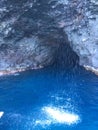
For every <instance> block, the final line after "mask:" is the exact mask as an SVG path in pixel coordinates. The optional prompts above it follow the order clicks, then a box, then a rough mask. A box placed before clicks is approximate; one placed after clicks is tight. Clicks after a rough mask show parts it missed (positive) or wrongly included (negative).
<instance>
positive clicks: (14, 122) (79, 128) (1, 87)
mask: <svg viewBox="0 0 98 130" xmlns="http://www.w3.org/2000/svg"><path fill="white" fill-rule="evenodd" d="M62 46H63V44H62ZM59 51H60V55H58V58H57V62H56V63H55V64H54V65H52V66H49V67H46V68H44V69H40V70H32V71H27V72H23V73H20V74H19V75H12V76H5V77H1V78H0V111H3V112H4V113H3V115H2V116H1V118H0V130H32V129H33V130H42V129H43V130H44V129H46V130H48V129H50V130H83V129H86V130H97V128H98V116H96V113H98V77H97V76H95V75H94V74H92V73H91V72H88V71H86V70H85V69H84V68H82V67H80V66H79V65H78V57H77V56H76V55H75V54H74V52H72V51H70V47H69V48H68V47H66V46H65V47H61V48H60V50H59ZM65 51H66V53H64V52H65ZM67 52H71V53H70V54H69V53H67ZM64 54H66V55H64ZM72 56H73V57H72ZM69 59H70V60H69ZM66 113H67V114H69V115H66ZM70 114H71V115H70ZM58 116H59V117H60V119H58ZM66 116H68V117H69V119H67V120H66ZM73 119H74V120H73Z"/></svg>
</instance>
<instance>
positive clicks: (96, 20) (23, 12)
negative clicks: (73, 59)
mask: <svg viewBox="0 0 98 130" xmlns="http://www.w3.org/2000/svg"><path fill="white" fill-rule="evenodd" d="M62 43H64V44H65V46H66V45H70V46H71V48H72V49H73V50H74V51H75V53H76V54H77V55H78V56H79V59H80V65H82V66H89V67H94V69H97V68H98V1H97V0H85V1H81V0H21V1H19V0H17V1H16V0H1V1H0V70H1V71H5V70H8V71H9V70H16V71H17V70H22V69H23V70H25V69H29V68H41V67H44V66H47V65H49V64H52V63H53V62H54V61H55V59H57V56H58V53H60V52H59V47H60V46H61V44H62ZM66 52H67V51H65V55H66ZM69 53H70V52H69Z"/></svg>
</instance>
